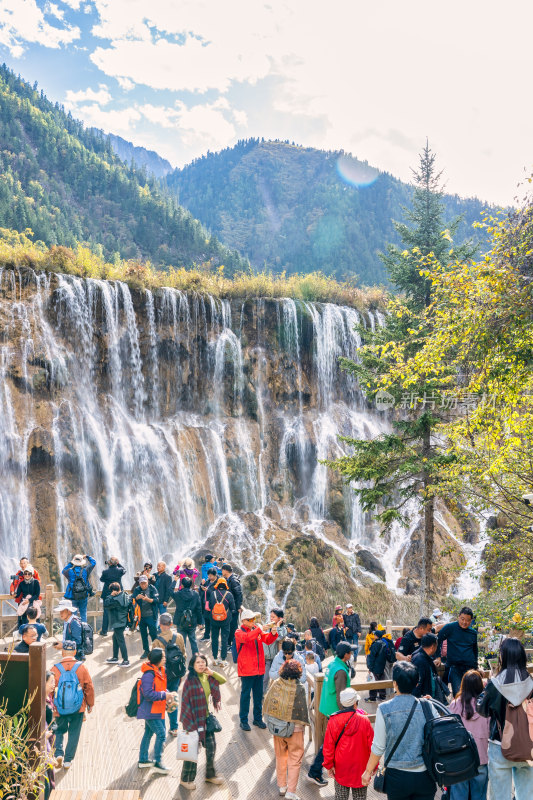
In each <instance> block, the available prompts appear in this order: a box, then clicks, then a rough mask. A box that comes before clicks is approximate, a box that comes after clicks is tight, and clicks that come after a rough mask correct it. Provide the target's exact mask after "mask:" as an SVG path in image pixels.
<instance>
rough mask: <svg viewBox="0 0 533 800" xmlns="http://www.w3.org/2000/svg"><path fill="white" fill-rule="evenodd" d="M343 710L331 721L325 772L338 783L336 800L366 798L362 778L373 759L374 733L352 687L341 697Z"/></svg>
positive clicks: (325, 757) (325, 751)
mask: <svg viewBox="0 0 533 800" xmlns="http://www.w3.org/2000/svg"><path fill="white" fill-rule="evenodd" d="M339 699H340V702H341V709H340V711H336V712H335V713H334V714H332V715H331V717H330V718H329V720H328V725H327V728H326V734H325V736H324V745H323V747H324V769H325V770H327V772H328V774H329V776H330V778H334V779H335V800H348V798H349V796H350V789H351V790H352V797H353V798H354V800H363V799H364V798H366V786H363V782H362V775H363V772H364V771H365V767H366V764H367V761H368V759H369V757H370V748H371V747H372V739H373V738H374V731H373V730H372V725H371V724H370V721H369V719H368V717H367V715H366V714H365V712H364V711H361V710H359V708H358V707H357V705H358V703H359V700H360V699H361V698H360V697H359V695H358V694H357V692H356V691H355V689H352V688H351V687H348V688H347V689H343V690H342V692H341V693H340V698H339Z"/></svg>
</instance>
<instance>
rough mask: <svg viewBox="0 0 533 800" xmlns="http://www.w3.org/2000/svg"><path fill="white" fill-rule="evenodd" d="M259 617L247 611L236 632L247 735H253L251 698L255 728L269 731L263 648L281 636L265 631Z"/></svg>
mask: <svg viewBox="0 0 533 800" xmlns="http://www.w3.org/2000/svg"><path fill="white" fill-rule="evenodd" d="M257 616H258V614H256V613H255V611H250V610H249V609H246V608H243V610H242V613H241V621H242V625H241V627H240V628H238V629H237V630H236V631H235V644H236V647H237V672H238V675H239V678H240V679H241V700H240V708H239V717H240V720H241V728H242V729H243V731H251V730H252V729H251V728H250V725H249V723H248V714H249V712H250V694H252V695H253V698H254V725H256V726H257V727H258V728H266V725H265V723H264V722H263V708H262V706H263V676H264V674H265V653H264V648H263V644H272V643H273V642H275V641H276V639H277V638H278V634H277V633H271V632H270V631H264V630H263V629H262V628H261V627H260V626H259V625H256V624H255V618H256V617H257Z"/></svg>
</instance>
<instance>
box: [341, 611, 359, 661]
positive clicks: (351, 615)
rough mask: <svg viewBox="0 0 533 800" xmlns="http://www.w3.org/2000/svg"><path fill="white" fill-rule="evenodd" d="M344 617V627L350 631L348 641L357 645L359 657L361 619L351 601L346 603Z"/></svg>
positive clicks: (356, 651) (356, 650)
mask: <svg viewBox="0 0 533 800" xmlns="http://www.w3.org/2000/svg"><path fill="white" fill-rule="evenodd" d="M343 617H344V627H345V628H346V630H347V632H348V633H347V636H348V641H349V642H350V643H351V644H354V645H355V646H356V649H355V657H356V658H357V653H358V650H359V637H360V635H361V620H360V619H359V614H356V613H355V611H354V610H353V605H352V604H351V603H346V611H345V613H344V615H343Z"/></svg>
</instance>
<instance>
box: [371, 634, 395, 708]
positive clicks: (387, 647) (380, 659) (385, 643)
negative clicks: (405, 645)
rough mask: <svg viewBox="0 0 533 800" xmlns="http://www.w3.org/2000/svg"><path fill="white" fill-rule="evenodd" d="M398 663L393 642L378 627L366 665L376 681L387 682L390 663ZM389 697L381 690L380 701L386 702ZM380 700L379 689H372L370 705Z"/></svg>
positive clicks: (385, 691)
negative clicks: (387, 667)
mask: <svg viewBox="0 0 533 800" xmlns="http://www.w3.org/2000/svg"><path fill="white" fill-rule="evenodd" d="M394 661H396V652H395V650H394V645H393V644H392V641H390V640H386V639H385V630H384V629H383V628H382V627H381V625H378V627H377V628H376V638H375V640H374V641H373V642H372V646H371V648H370V653H369V654H368V658H367V660H366V664H367V667H368V669H369V670H370V672H371V673H372V675H373V676H374V680H375V681H384V680H387V678H386V674H385V667H386V665H387V662H388V663H391V664H392V663H394ZM386 696H387V690H386V689H379V699H380V700H385V698H386ZM377 698H378V689H370V693H369V695H368V697H367V698H366V701H367V702H368V703H375V702H376V700H377Z"/></svg>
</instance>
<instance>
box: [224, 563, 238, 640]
mask: <svg viewBox="0 0 533 800" xmlns="http://www.w3.org/2000/svg"><path fill="white" fill-rule="evenodd" d="M222 577H223V578H225V579H226V581H227V584H228V589H229V590H230V592H231V593H232V595H233V599H234V600H235V611H234V613H233V616H232V618H231V624H230V627H229V637H228V647H231V645H232V644H233V639H234V638H235V631H236V630H237V628H238V627H239V612H240V611H242V586H241V582H240V580H239V579H238V578H237V576H236V575H234V574H233V567H232V566H231V564H222Z"/></svg>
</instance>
